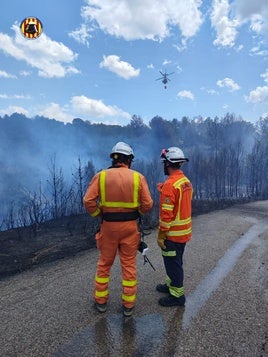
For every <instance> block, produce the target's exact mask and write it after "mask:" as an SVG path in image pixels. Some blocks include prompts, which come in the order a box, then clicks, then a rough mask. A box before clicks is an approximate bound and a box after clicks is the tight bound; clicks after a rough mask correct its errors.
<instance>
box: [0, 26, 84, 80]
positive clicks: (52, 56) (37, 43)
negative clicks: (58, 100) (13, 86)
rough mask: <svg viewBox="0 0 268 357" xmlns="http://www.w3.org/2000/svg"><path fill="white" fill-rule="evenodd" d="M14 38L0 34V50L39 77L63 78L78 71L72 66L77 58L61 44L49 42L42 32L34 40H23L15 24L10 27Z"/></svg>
mask: <svg viewBox="0 0 268 357" xmlns="http://www.w3.org/2000/svg"><path fill="white" fill-rule="evenodd" d="M12 29H13V31H14V32H15V36H14V38H12V37H10V36H8V35H6V34H4V33H0V50H2V51H3V52H4V53H6V54H7V55H9V56H12V57H14V58H15V59H17V60H18V61H24V62H26V63H27V64H28V65H30V66H31V67H34V68H37V69H38V74H39V76H41V77H46V78H52V77H59V78H60V77H65V76H66V75H67V74H69V73H71V74H73V73H74V74H76V73H79V71H78V70H77V69H76V68H75V67H74V66H72V62H74V61H75V60H76V58H77V54H75V53H73V51H72V50H70V49H69V48H68V47H66V46H65V45H64V44H63V43H61V42H56V41H53V40H51V39H50V38H49V37H48V36H46V35H45V33H44V32H43V33H42V35H41V36H40V37H39V38H37V39H35V40H28V39H25V38H24V37H23V36H22V35H21V33H20V29H19V26H18V25H17V24H15V25H13V26H12Z"/></svg>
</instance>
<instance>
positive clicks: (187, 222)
mask: <svg viewBox="0 0 268 357" xmlns="http://www.w3.org/2000/svg"><path fill="white" fill-rule="evenodd" d="M191 221H192V219H191V217H190V218H186V219H182V220H178V219H175V221H172V225H173V226H183V225H184V224H189V223H191Z"/></svg>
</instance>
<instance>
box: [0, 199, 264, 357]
mask: <svg viewBox="0 0 268 357" xmlns="http://www.w3.org/2000/svg"><path fill="white" fill-rule="evenodd" d="M267 238H268V201H259V202H255V203H250V204H245V205H241V206H235V207H233V208H229V209H226V210H223V211H217V212H213V213H209V214H205V215H201V216H198V217H195V218H194V219H193V238H192V240H191V241H190V242H189V243H188V245H187V247H186V250H185V254H184V269H185V284H184V285H185V292H186V298H187V301H186V306H185V307H184V308H180V307H179V308H176V307H175V308H174V307H172V308H165V307H161V306H159V305H158V303H157V301H158V298H159V297H160V296H161V294H160V293H158V292H157V291H155V286H156V284H157V283H161V282H164V279H165V272H164V268H163V262H162V257H161V254H160V250H159V248H158V247H157V245H156V232H153V233H152V234H151V235H150V236H147V237H146V242H147V243H148V245H149V248H150V251H149V253H148V257H149V259H150V261H151V262H152V264H153V265H154V267H155V269H156V270H155V271H154V270H153V269H152V268H151V267H150V265H149V264H148V263H147V264H145V265H143V258H142V256H141V254H140V253H139V254H138V256H137V264H138V277H139V285H138V299H137V304H136V308H135V313H134V315H133V316H132V317H131V318H124V317H123V316H122V311H121V300H120V295H121V270H120V266H119V262H118V260H116V262H115V265H114V266H113V268H112V273H111V280H110V300H109V305H108V309H107V312H106V313H104V314H99V313H97V312H96V311H95V310H94V307H93V301H92V294H93V280H94V274H95V266H96V262H97V255H98V252H97V251H96V250H91V251H87V252H84V253H81V254H79V255H77V256H76V257H74V258H71V259H70V258H69V259H65V260H60V261H57V262H54V263H51V264H46V265H44V266H40V267H37V268H35V269H33V270H31V271H27V272H24V273H21V274H19V275H16V276H13V277H10V278H7V279H5V280H2V281H0V321H1V323H0V356H1V357H2V356H4V357H7V356H12V357H13V356H16V357H17V356H23V357H26V356H27V357H29V356H53V357H58V356H73V357H80V356H81V357H82V356H119V357H120V356H122V357H123V356H124V357H125V356H154V357H158V356H159V357H160V356H161V357H162V356H183V357H188V356H191V357H195V356H198V357H202V356H209V357H210V356H217V357H221V356H222V357H225V356H226V357H227V356H228V357H231V356H236V357H237V356H241V357H255V356H258V357H261V356H262V357H264V356H268V351H267V316H268V313H267V312H268V311H267V302H268V286H267V256H268V255H267Z"/></svg>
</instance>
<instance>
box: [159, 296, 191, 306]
mask: <svg viewBox="0 0 268 357" xmlns="http://www.w3.org/2000/svg"><path fill="white" fill-rule="evenodd" d="M158 303H159V305H161V306H184V304H185V296H184V295H182V296H180V297H179V298H177V297H175V296H173V295H168V296H165V297H162V298H160V299H159V300H158Z"/></svg>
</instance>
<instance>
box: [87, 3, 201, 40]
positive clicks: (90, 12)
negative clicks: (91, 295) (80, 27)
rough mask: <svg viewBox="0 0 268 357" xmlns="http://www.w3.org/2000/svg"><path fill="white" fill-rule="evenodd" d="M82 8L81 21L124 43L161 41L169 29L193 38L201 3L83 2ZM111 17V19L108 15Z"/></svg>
mask: <svg viewBox="0 0 268 357" xmlns="http://www.w3.org/2000/svg"><path fill="white" fill-rule="evenodd" d="M86 2H87V5H86V6H84V7H82V16H83V18H84V20H85V22H87V21H90V22H91V24H94V25H96V24H97V25H98V27H99V28H100V29H101V30H102V31H104V32H106V33H108V34H110V35H112V36H116V37H122V38H124V39H125V40H137V39H142V40H144V39H149V40H159V41H161V40H163V39H164V38H165V37H167V36H169V34H170V28H171V27H172V26H176V27H178V28H179V29H180V31H181V34H182V37H183V38H189V37H192V36H194V35H195V34H196V33H197V31H198V30H199V28H200V26H201V24H202V21H203V20H202V14H201V12H200V10H199V7H200V6H201V5H202V1H201V0H166V1H162V0H143V1H133V0H87V1H86ZM111 15H112V16H111Z"/></svg>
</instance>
